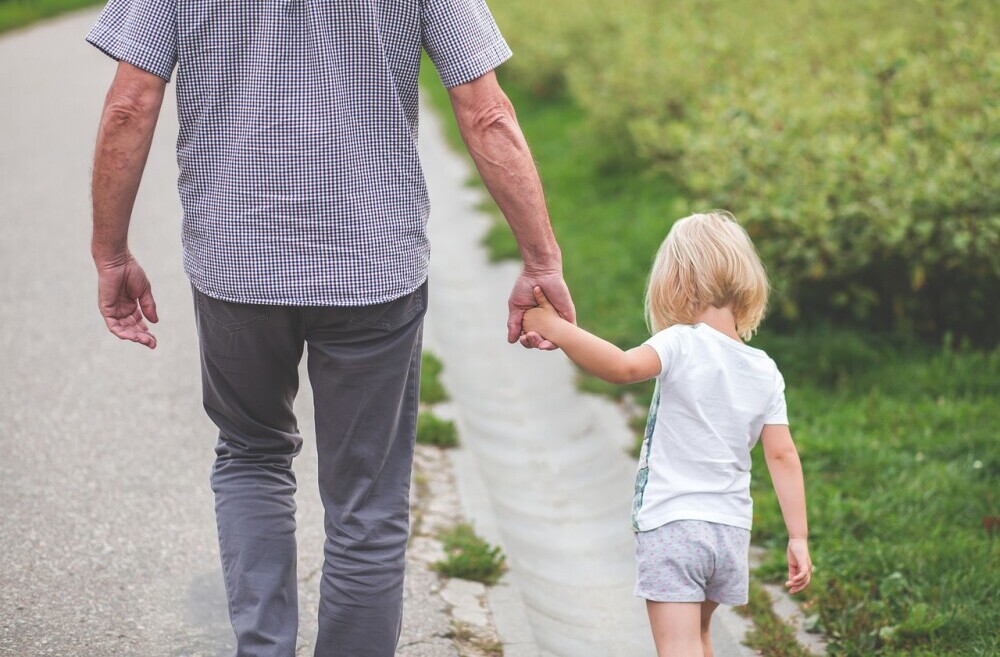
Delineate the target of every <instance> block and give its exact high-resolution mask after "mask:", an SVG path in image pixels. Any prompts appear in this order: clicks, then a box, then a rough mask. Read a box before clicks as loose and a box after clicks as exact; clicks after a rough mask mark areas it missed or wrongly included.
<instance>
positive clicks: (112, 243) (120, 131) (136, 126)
mask: <svg viewBox="0 0 1000 657" xmlns="http://www.w3.org/2000/svg"><path fill="white" fill-rule="evenodd" d="M162 101H163V90H162V88H159V89H157V88H156V87H155V86H154V87H153V88H148V89H147V88H142V89H137V88H135V87H134V86H131V85H129V84H127V83H119V79H118V78H116V80H115V84H113V85H112V87H111V90H110V91H109V92H108V96H107V99H106V101H105V104H104V111H103V113H102V115H101V124H100V128H99V129H98V133H97V146H96V148H95V151H94V173H93V180H92V185H91V194H92V197H93V211H94V233H93V240H92V242H91V251H92V254H93V256H94V258H95V259H96V260H115V259H120V258H122V257H124V256H126V255H127V253H128V227H129V221H130V219H131V216H132V207H133V205H134V204H135V197H136V193H137V192H138V190H139V182H140V181H141V180H142V171H143V169H144V168H145V166H146V158H147V157H148V155H149V148H150V145H151V144H152V141H153V132H154V130H155V128H156V119H157V116H158V115H159V111H160V104H161V103H162Z"/></svg>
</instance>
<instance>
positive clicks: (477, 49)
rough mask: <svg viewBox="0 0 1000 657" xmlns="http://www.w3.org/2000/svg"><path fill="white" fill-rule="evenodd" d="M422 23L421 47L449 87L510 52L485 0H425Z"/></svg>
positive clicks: (490, 66)
mask: <svg viewBox="0 0 1000 657" xmlns="http://www.w3.org/2000/svg"><path fill="white" fill-rule="evenodd" d="M421 26H422V30H423V34H422V39H423V46H424V50H426V51H427V55H428V56H429V57H430V58H431V61H432V62H434V66H435V68H437V70H438V74H439V75H440V76H441V82H443V83H444V86H446V87H448V88H449V89H450V88H451V87H457V86H458V85H460V84H465V83H466V82H471V81H472V80H475V79H476V78H478V77H480V76H482V75H484V74H486V73H489V72H490V71H492V70H493V69H495V68H496V67H497V66H499V65H500V64H502V63H504V62H505V61H507V60H508V59H510V57H511V54H512V53H511V51H510V47H509V46H508V45H507V42H506V41H504V38H503V36H502V35H501V34H500V29H499V28H498V27H497V24H496V21H495V20H494V19H493V15H492V14H491V13H490V10H489V8H488V7H487V6H486V2H485V1H484V0H424V2H423V5H422V7H421Z"/></svg>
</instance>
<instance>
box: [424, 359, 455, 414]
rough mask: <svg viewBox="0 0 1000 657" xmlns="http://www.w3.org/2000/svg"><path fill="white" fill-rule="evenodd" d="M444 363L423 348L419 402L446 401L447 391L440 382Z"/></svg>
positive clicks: (436, 402)
mask: <svg viewBox="0 0 1000 657" xmlns="http://www.w3.org/2000/svg"><path fill="white" fill-rule="evenodd" d="M442 370H444V364H443V363H442V362H441V360H440V359H439V358H438V357H437V356H435V355H434V354H432V353H431V352H429V351H427V350H424V353H423V356H422V357H421V364H420V403H422V404H438V403H440V402H444V401H448V391H447V390H445V389H444V384H443V383H441V372H442Z"/></svg>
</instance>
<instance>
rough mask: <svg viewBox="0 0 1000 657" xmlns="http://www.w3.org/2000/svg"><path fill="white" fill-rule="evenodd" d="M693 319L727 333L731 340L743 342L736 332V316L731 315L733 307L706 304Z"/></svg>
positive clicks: (697, 322)
mask: <svg viewBox="0 0 1000 657" xmlns="http://www.w3.org/2000/svg"><path fill="white" fill-rule="evenodd" d="M694 321H695V323H696V324H705V325H706V326H710V327H712V328H713V329H715V330H716V331H718V332H719V333H722V334H723V335H728V336H729V337H731V338H732V339H733V340H737V341H739V342H743V340H742V339H741V338H740V334H739V333H737V332H736V317H735V316H734V315H733V309H732V308H731V307H729V306H726V307H725V308H716V307H715V306H708V307H707V308H705V309H704V310H703V311H701V313H699V314H698V316H697V317H695V318H694Z"/></svg>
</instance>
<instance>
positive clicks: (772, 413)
mask: <svg viewBox="0 0 1000 657" xmlns="http://www.w3.org/2000/svg"><path fill="white" fill-rule="evenodd" d="M764 424H788V408H787V407H786V406H785V378H784V377H783V376H781V372H778V371H777V370H775V373H774V394H773V396H772V397H771V403H770V404H769V405H768V407H767V413H766V414H765V415H764Z"/></svg>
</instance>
